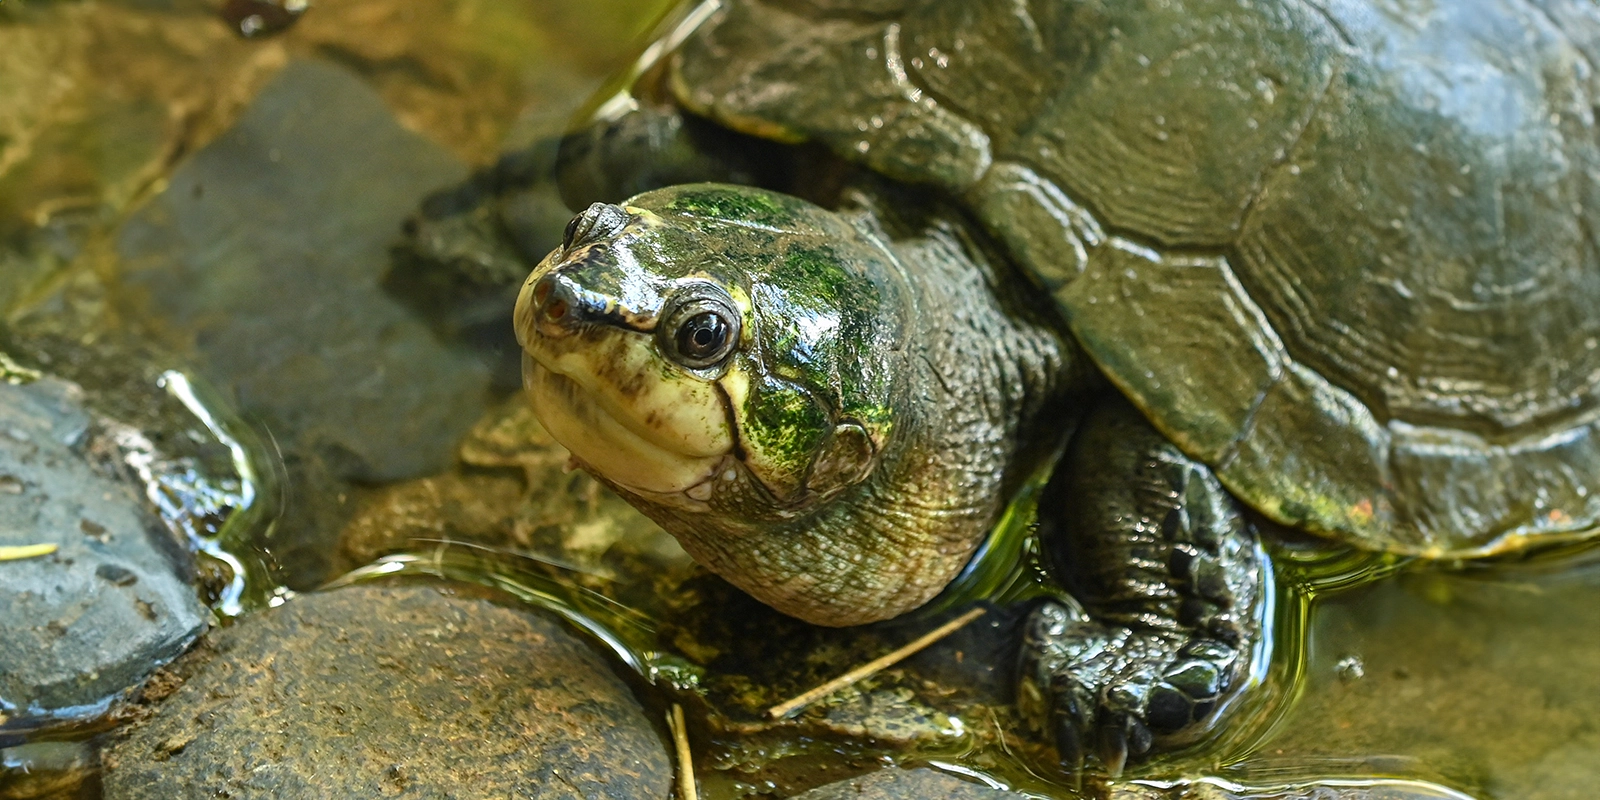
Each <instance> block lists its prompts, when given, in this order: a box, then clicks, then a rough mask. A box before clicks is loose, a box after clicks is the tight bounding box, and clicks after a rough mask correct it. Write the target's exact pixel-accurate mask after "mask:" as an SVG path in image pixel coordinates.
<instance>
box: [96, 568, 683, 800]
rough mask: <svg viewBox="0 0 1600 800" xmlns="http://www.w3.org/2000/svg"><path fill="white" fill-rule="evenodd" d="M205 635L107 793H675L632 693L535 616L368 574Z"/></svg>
mask: <svg viewBox="0 0 1600 800" xmlns="http://www.w3.org/2000/svg"><path fill="white" fill-rule="evenodd" d="M206 643H207V644H206V646H204V647H202V648H199V649H197V650H196V651H195V652H194V653H193V654H191V655H190V656H188V657H185V658H184V659H183V660H181V661H180V662H178V664H176V665H174V668H173V672H174V674H175V675H177V676H179V677H181V678H184V679H185V680H184V682H183V683H182V685H181V686H179V687H178V688H176V690H175V691H172V693H171V694H170V696H168V697H166V698H165V699H164V701H162V702H160V703H159V704H158V705H156V706H154V708H153V709H152V716H150V717H148V718H147V719H144V720H143V721H140V722H137V723H135V724H133V725H132V726H130V727H129V728H127V729H124V730H123V731H121V732H120V733H119V735H118V737H117V740H116V741H115V742H114V743H113V744H112V745H111V746H110V747H109V748H108V749H107V750H106V752H105V753H104V755H103V760H104V763H105V765H106V771H105V774H104V782H105V797H106V798H108V800H123V799H125V798H160V799H161V800H172V798H190V797H193V798H211V797H339V798H356V799H357V800H359V799H361V798H379V797H392V796H395V795H405V796H417V797H437V796H449V797H453V798H461V799H462V800H468V799H470V798H480V797H481V798H502V797H541V798H580V797H581V798H586V799H592V798H619V799H620V798H627V799H628V800H635V799H640V800H642V799H643V798H666V797H667V796H668V794H669V792H670V783H671V777H672V767H671V764H670V762H669V761H668V757H667V752H666V748H665V746H664V745H663V744H662V741H661V739H660V738H659V737H658V735H657V732H656V730H655V728H653V727H652V725H651V723H650V722H649V720H648V719H647V718H646V717H645V715H644V712H643V709H642V708H641V707H640V706H639V703H638V702H637V701H636V700H635V699H634V698H633V696H632V695H631V694H630V693H629V692H628V689H627V687H626V686H624V685H623V683H622V681H621V680H619V679H618V678H617V677H616V676H615V675H613V674H612V672H611V671H610V670H609V669H608V668H607V666H606V664H605V663H604V662H603V661H602V660H601V659H600V657H599V656H597V655H596V654H595V652H594V651H593V650H592V649H590V648H589V647H588V646H587V645H586V644H585V643H584V642H583V641H581V640H579V639H578V638H577V637H576V636H574V635H573V634H572V633H569V632H568V631H567V629H566V628H564V627H562V626H561V625H560V624H559V623H556V622H553V621H551V620H549V619H546V618H545V617H542V616H538V615H534V614H529V613H523V612H519V611H515V610H511V609H508V608H504V607H501V606H498V605H494V604H492V603H490V602H487V601H485V600H479V599H465V598H454V597H451V596H448V595H447V594H446V593H445V591H442V590H441V589H440V588H438V587H434V586H428V585H415V584H412V585H402V586H372V585H367V586H357V587H352V588H347V589H341V590H338V591H333V592H326V593H318V594H309V595H302V596H301V597H299V598H297V599H295V600H293V601H291V602H289V603H288V604H286V605H284V606H282V607H279V608H277V609H273V610H270V611H267V612H263V613H261V614H259V615H257V616H254V617H248V618H246V619H244V620H242V621H240V622H239V624H237V625H236V626H234V627H232V628H228V629H225V630H221V631H218V632H217V633H215V634H214V635H212V636H210V637H208V638H207V639H206Z"/></svg>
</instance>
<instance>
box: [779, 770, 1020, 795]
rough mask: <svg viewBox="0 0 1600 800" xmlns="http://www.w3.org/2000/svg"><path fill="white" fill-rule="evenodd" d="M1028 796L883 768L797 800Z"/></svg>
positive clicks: (932, 773) (939, 776) (940, 775)
mask: <svg viewBox="0 0 1600 800" xmlns="http://www.w3.org/2000/svg"><path fill="white" fill-rule="evenodd" d="M1027 796H1028V795H1024V794H1017V793H1016V792H1008V791H1004V790H1001V789H992V788H990V787H988V786H984V785H982V784H978V783H970V782H968V781H964V780H961V779H960V778H956V777H953V776H950V775H946V774H945V773H943V772H936V771H934V770H931V769H881V770H878V771H877V772H874V773H871V774H868V775H863V776H861V777H859V778H853V779H851V780H848V781H840V782H838V783H830V784H828V785H827V786H818V787H817V788H815V789H812V790H811V791H809V792H806V793H804V794H800V795H796V796H795V798H794V800H1024V798H1026V797H1027Z"/></svg>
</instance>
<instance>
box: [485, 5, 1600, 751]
mask: <svg viewBox="0 0 1600 800" xmlns="http://www.w3.org/2000/svg"><path fill="white" fill-rule="evenodd" d="M677 19H678V22H677V23H676V24H675V26H670V27H669V28H668V29H667V32H666V33H665V34H664V35H663V36H662V37H661V38H660V39H659V40H658V41H657V43H656V44H655V45H653V46H652V47H651V48H650V50H648V51H647V55H646V57H645V58H644V59H642V60H641V62H640V65H639V66H638V68H637V69H636V70H634V72H632V73H631V74H630V76H629V77H628V79H627V80H626V81H624V82H623V84H622V87H623V88H622V89H620V90H619V91H617V92H616V93H615V94H613V95H610V96H608V97H604V98H602V102H597V103H596V104H595V105H594V111H593V112H592V113H591V114H589V115H588V117H587V118H586V121H585V123H584V124H583V125H581V126H580V127H579V128H578V129H576V130H575V131H574V132H572V133H571V134H569V135H568V136H567V137H566V138H565V139H564V140H563V142H562V145H561V149H560V154H559V157H558V158H557V161H556V164H555V167H554V169H553V179H554V180H556V181H558V182H559V184H560V187H561V191H562V196H563V197H564V198H565V199H566V200H567V201H568V202H569V205H570V207H572V208H585V206H587V207H586V209H585V210H584V211H582V212H581V213H580V214H578V215H577V216H576V217H574V218H572V220H571V222H570V224H568V226H567V227H566V229H565V231H564V235H563V237H562V241H561V244H560V245H559V246H558V247H556V248H555V249H554V250H553V251H551V252H550V253H549V254H548V255H547V256H545V257H544V258H543V259H542V261H540V262H539V264H538V266H537V267H536V268H534V269H533V270H532V273H531V274H530V275H529V276H528V278H527V280H526V282H524V283H523V284H522V285H521V288H520V293H519V295H518V299H517V302H516V307H515V311H514V314H513V318H514V328H515V332H516V335H517V338H518V341H519V343H520V344H521V347H522V350H523V361H524V382H525V385H526V387H527V391H528V396H529V398H530V400H531V402H532V403H533V405H534V409H535V412H536V414H537V415H538V417H539V418H540V420H541V421H542V423H543V424H544V425H545V426H546V427H547V429H548V430H549V432H550V433H551V434H552V436H554V438H555V439H556V440H557V441H559V442H560V443H561V444H562V445H564V446H565V447H566V448H567V449H569V450H570V451H571V453H572V454H573V457H574V460H575V462H576V463H578V464H579V465H580V466H582V467H583V468H585V469H587V470H588V471H590V472H591V473H593V474H594V475H595V476H596V477H597V478H599V479H600V480H601V481H602V482H604V483H605V484H607V485H608V486H610V487H611V488H612V489H614V490H616V491H617V492H619V493H620V494H621V495H622V496H623V497H625V498H627V499H628V500H629V501H630V502H632V503H633V504H634V505H636V506H637V507H638V508H640V509H641V510H642V511H644V513H645V514H646V515H648V516H650V517H651V518H652V519H654V520H656V521H657V522H658V523H659V524H660V525H661V526H662V527H664V528H665V529H666V530H667V531H669V532H670V533H672V534H673V535H674V536H676V537H677V538H678V539H679V540H680V542H681V543H682V544H683V546H684V548H685V549H686V550H687V551H688V552H689V553H690V554H691V555H692V556H693V557H694V558H695V559H696V560H697V561H699V562H700V563H701V564H703V565H705V566H706V567H708V568H709V569H710V570H712V571H713V572H715V573H717V574H719V575H721V576H722V577H724V578H726V579H727V580H728V581H730V582H731V583H733V584H735V585H736V586H738V587H740V588H742V589H743V590H745V591H746V592H748V593H750V594H751V595H753V596H755V597H756V598H758V599H760V600H761V601H763V602H765V603H767V604H769V605H771V606H772V607H774V608H776V609H778V610H779V611H782V612H785V613H787V614H791V615H793V616H796V617H799V618H801V619H804V620H807V621H810V622H814V623H817V624H821V625H837V626H845V625H857V624H863V623H867V622H872V621H875V620H882V619H887V618H892V617H895V616H898V615H902V614H906V613H908V612H911V611H913V610H914V609H917V608H919V607H922V606H925V605H926V604H928V603H929V602H930V600H932V599H933V598H935V597H936V596H938V595H939V593H940V592H941V591H943V590H944V589H945V588H946V587H947V586H948V585H949V584H950V583H951V581H952V580H953V579H954V578H956V576H958V575H959V574H960V573H961V571H962V570H963V569H964V568H966V567H967V566H968V565H969V563H970V562H971V560H972V559H973V558H974V554H975V553H976V552H979V551H980V550H981V548H982V547H983V544H984V542H985V541H986V538H987V537H988V535H989V533H990V531H991V529H992V528H993V526H994V525H995V522H996V520H997V518H998V517H999V515H1000V514H1001V513H1002V512H1003V511H1004V509H1005V508H1006V507H1007V504H1008V502H1010V501H1011V499H1012V498H1013V497H1015V495H1016V494H1017V492H1019V491H1020V490H1021V489H1022V487H1024V486H1025V485H1028V484H1029V481H1030V480H1032V476H1036V475H1038V474H1040V472H1041V470H1046V469H1051V468H1052V466H1053V472H1052V473H1050V477H1049V479H1048V482H1047V483H1045V484H1044V485H1043V487H1042V489H1040V490H1039V495H1038V496H1039V510H1038V518H1039V523H1038V525H1039V529H1038V536H1039V540H1040V542H1041V546H1042V547H1043V548H1044V550H1045V552H1046V553H1047V555H1048V561H1049V562H1050V564H1051V567H1052V570H1053V572H1054V574H1055V577H1056V578H1057V580H1058V581H1059V582H1060V583H1061V585H1062V586H1063V587H1064V588H1065V589H1066V590H1068V591H1069V592H1070V594H1071V599H1070V600H1069V599H1065V598H1063V599H1056V600H1048V601H1045V602H1043V603H1042V604H1040V605H1039V606H1038V607H1037V608H1036V609H1034V610H1033V611H1032V612H1031V616H1030V617H1029V619H1028V621H1027V623H1026V626H1025V635H1024V637H1023V645H1022V653H1021V654H1020V656H1019V665H1020V667H1019V677H1020V680H1019V700H1018V702H1019V706H1020V707H1021V708H1022V709H1023V710H1024V711H1025V712H1026V713H1027V714H1028V715H1029V717H1030V719H1032V720H1034V721H1035V723H1036V725H1037V726H1038V727H1039V728H1040V730H1042V731H1044V732H1046V733H1048V734H1050V735H1052V736H1053V738H1054V741H1055V744H1056V748H1057V751H1058V754H1059V755H1060V757H1061V760H1062V762H1063V764H1065V765H1066V766H1067V767H1068V768H1069V769H1079V768H1084V767H1086V766H1093V765H1094V764H1098V768H1099V769H1101V770H1104V771H1105V772H1106V773H1108V774H1111V775H1117V774H1119V773H1120V772H1121V771H1122V770H1123V769H1124V768H1125V766H1126V765H1127V764H1129V763H1133V762H1137V761H1139V760H1141V759H1146V758H1149V757H1150V756H1151V755H1152V754H1154V753H1158V752H1162V751H1166V750H1172V749H1177V748H1182V747H1185V746H1188V745H1192V744H1193V743H1195V742H1197V741H1200V740H1202V739H1203V738H1204V737H1205V736H1207V735H1208V734H1209V733H1210V732H1212V731H1214V730H1215V729H1216V727H1217V725H1218V724H1219V720H1221V719H1223V718H1224V717H1225V716H1226V711H1227V709H1229V708H1230V707H1235V706H1236V701H1237V700H1238V699H1239V698H1240V697H1242V696H1244V695H1246V694H1247V692H1246V691H1245V690H1246V688H1247V687H1248V686H1249V685H1250V684H1251V683H1252V682H1253V680H1254V678H1253V677H1252V676H1254V675H1255V674H1256V671H1257V670H1258V669H1259V667H1260V665H1261V663H1262V659H1264V658H1267V657H1268V655H1267V654H1268V653H1269V652H1270V646H1271V642H1270V641H1269V638H1270V637H1269V636H1267V635H1266V633H1265V620H1264V614H1265V611H1264V609H1266V607H1267V606H1268V605H1270V597H1271V594H1272V592H1273V565H1272V563H1271V561H1270V560H1269V558H1268V556H1267V553H1266V550H1265V549H1264V548H1263V546H1262V536H1263V532H1264V531H1268V530H1283V531H1297V532H1300V533H1303V534H1305V535H1307V536H1310V537H1315V538H1317V539H1320V540H1325V541H1329V542H1333V543H1338V544H1342V545H1346V546H1350V547H1354V548H1358V549H1361V550H1365V551H1371V552H1376V553H1393V554H1402V555H1405V556H1412V557H1416V558H1419V559H1433V560H1437V561H1442V562H1455V561H1458V560H1466V559H1476V558H1483V557H1488V556H1493V555H1497V554H1503V553H1512V552H1518V551H1522V550H1525V549H1527V548H1529V547H1532V546H1535V545H1540V546H1542V545H1546V544H1553V543H1558V542H1572V541H1578V540H1582V539H1584V538H1586V537H1589V536H1590V535H1591V534H1592V532H1593V531H1594V529H1595V527H1596V524H1597V520H1600V433H1597V431H1596V424H1597V419H1600V404H1597V402H1596V400H1597V388H1596V387H1597V384H1600V245H1597V241H1596V238H1595V237H1596V231H1597V230H1600V216H1597V214H1600V182H1597V180H1600V138H1597V129H1596V120H1595V108H1596V103H1597V100H1600V74H1597V73H1596V72H1595V68H1594V67H1595V64H1596V59H1600V11H1596V9H1595V7H1594V6H1592V5H1586V4H1583V3H1578V2H1565V1H1564V0H1455V1H1454V2H1450V3H1430V2H1403V1H1402V0H1116V1H1113V0H801V1H798V2H777V0H711V1H710V2H704V3H700V4H698V5H694V6H688V7H685V9H684V11H683V12H682V13H681V14H680V15H679V17H678V18H677Z"/></svg>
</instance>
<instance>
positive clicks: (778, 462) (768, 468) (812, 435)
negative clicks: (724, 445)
mask: <svg viewBox="0 0 1600 800" xmlns="http://www.w3.org/2000/svg"><path fill="white" fill-rule="evenodd" d="M742 417H743V423H744V431H743V433H744V440H745V446H746V448H747V449H748V450H749V451H750V452H749V455H750V457H751V458H752V459H754V460H755V461H757V462H758V463H759V464H760V465H761V466H762V467H764V469H763V471H764V472H766V473H767V474H768V476H769V477H777V478H780V479H781V482H783V483H788V484H791V485H797V484H798V483H799V481H800V480H801V479H802V478H803V477H805V472H806V469H807V467H808V466H809V465H810V463H811V457H812V454H813V453H815V452H816V449H817V447H818V446H819V445H820V444H821V443H822V440H823V438H824V437H825V436H826V435H827V433H828V431H829V430H830V429H831V427H832V426H831V424H830V423H829V420H828V418H827V415H826V414H824V413H823V411H822V409H821V408H820V407H819V406H818V404H817V403H816V401H815V400H814V399H813V398H812V396H811V394H810V393H809V392H807V391H806V390H805V389H803V388H802V387H800V386H796V385H794V384H791V383H788V382H786V381H780V380H776V379H773V378H767V379H764V380H762V381H761V383H760V384H758V385H756V386H753V387H751V392H750V397H749V399H748V400H747V401H746V402H745V408H744V414H743V415H742Z"/></svg>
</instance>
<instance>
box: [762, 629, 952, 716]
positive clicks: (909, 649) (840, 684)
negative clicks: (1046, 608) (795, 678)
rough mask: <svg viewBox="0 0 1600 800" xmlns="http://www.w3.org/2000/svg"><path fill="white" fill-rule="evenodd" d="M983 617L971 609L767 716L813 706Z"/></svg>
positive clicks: (773, 709) (772, 711) (768, 712)
mask: <svg viewBox="0 0 1600 800" xmlns="http://www.w3.org/2000/svg"><path fill="white" fill-rule="evenodd" d="M981 616H983V609H982V608H974V609H972V610H971V611H968V612H967V613H965V614H962V615H961V616H959V617H956V618H955V619H953V620H950V621H949V622H946V623H945V624H943V625H940V626H939V627H937V628H934V629H933V630H931V631H928V632H927V633H925V634H923V635H922V636H920V637H918V638H917V639H916V640H915V641H913V642H911V643H910V644H908V645H906V646H905V647H902V648H900V649H899V650H896V651H894V652H892V653H889V654H888V655H884V656H879V657H878V658H875V659H873V660H871V661H868V662H867V663H865V664H862V665H861V666H859V667H856V668H855V669H853V670H850V671H849V672H846V673H845V674H843V675H840V676H839V677H837V678H834V679H833V680H831V681H828V682H827V683H824V684H822V685H821V686H818V687H817V688H815V689H812V690H811V691H808V692H806V693H804V694H802V695H800V696H798V697H796V698H794V699H793V700H789V701H786V702H783V703H779V704H777V705H775V706H773V707H772V708H769V709H767V716H768V717H769V718H771V719H783V718H784V717H787V716H789V715H790V714H792V713H794V712H795V711H797V710H799V709H802V708H805V707H806V706H808V705H811V704H812V703H815V702H816V701H818V700H821V699H822V698H824V697H827V696H828V695H830V694H833V693H834V692H837V691H839V690H840V689H843V688H844V687H846V686H849V685H850V684H853V683H855V682H856V681H859V680H861V679H862V678H867V677H870V676H872V675H876V674H877V673H879V672H881V671H883V670H885V669H888V668H889V667H892V666H894V665H895V664H898V663H899V662H900V661H901V660H903V659H905V658H906V657H907V656H910V655H913V654H915V653H916V652H917V651H919V650H922V649H923V648H925V647H927V646H928V645H931V644H933V643H934V642H937V641H939V640H940V639H943V638H944V637H946V636H949V635H950V634H952V633H955V632H956V631H958V630H960V629H961V627H962V626H964V625H966V624H967V623H969V622H971V621H973V620H975V619H977V618H978V617H981Z"/></svg>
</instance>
